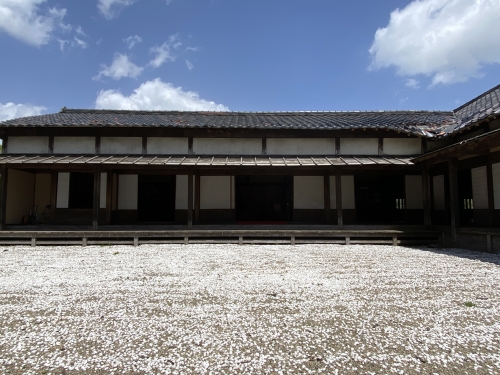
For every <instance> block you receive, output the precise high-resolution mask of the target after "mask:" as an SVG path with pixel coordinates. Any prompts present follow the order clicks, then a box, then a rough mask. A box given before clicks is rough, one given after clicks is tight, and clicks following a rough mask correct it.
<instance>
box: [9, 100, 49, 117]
mask: <svg viewBox="0 0 500 375" xmlns="http://www.w3.org/2000/svg"><path fill="white" fill-rule="evenodd" d="M45 110H47V108H45V107H43V106H36V105H31V104H14V103H6V104H2V103H0V121H7V120H10V119H13V118H17V117H26V116H36V115H40V114H41V113H42V112H43V111H45Z"/></svg>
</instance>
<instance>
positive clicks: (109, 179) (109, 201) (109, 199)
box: [106, 170, 113, 225]
mask: <svg viewBox="0 0 500 375" xmlns="http://www.w3.org/2000/svg"><path fill="white" fill-rule="evenodd" d="M112 210H113V171H112V170H108V171H106V224H108V225H109V224H111V211H112Z"/></svg>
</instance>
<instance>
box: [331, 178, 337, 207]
mask: <svg viewBox="0 0 500 375" xmlns="http://www.w3.org/2000/svg"><path fill="white" fill-rule="evenodd" d="M336 191H337V190H336V189H335V176H330V208H331V209H334V210H336V209H337V194H336Z"/></svg>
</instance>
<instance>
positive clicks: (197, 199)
mask: <svg viewBox="0 0 500 375" xmlns="http://www.w3.org/2000/svg"><path fill="white" fill-rule="evenodd" d="M200 180H201V178H200V175H199V174H196V175H195V184H194V222H195V224H198V223H199V222H200V200H201V197H200V191H201V184H200Z"/></svg>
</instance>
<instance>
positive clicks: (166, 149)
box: [148, 137, 189, 155]
mask: <svg viewBox="0 0 500 375" xmlns="http://www.w3.org/2000/svg"><path fill="white" fill-rule="evenodd" d="M188 152H189V145H188V139H187V138H181V137H178V138H172V137H149V138H148V154H164V155H182V154H187V153H188Z"/></svg>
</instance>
